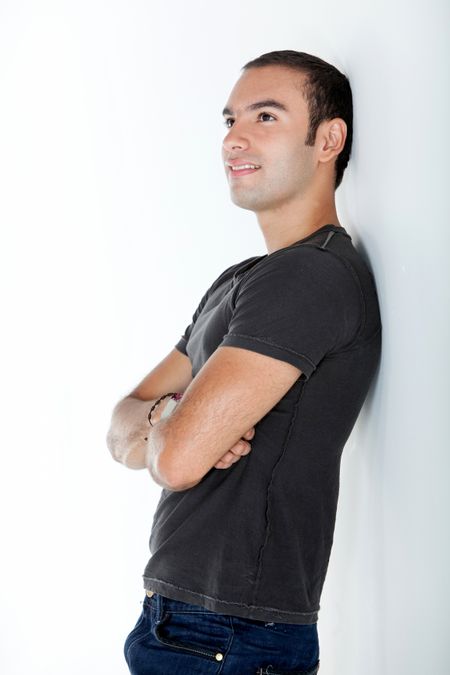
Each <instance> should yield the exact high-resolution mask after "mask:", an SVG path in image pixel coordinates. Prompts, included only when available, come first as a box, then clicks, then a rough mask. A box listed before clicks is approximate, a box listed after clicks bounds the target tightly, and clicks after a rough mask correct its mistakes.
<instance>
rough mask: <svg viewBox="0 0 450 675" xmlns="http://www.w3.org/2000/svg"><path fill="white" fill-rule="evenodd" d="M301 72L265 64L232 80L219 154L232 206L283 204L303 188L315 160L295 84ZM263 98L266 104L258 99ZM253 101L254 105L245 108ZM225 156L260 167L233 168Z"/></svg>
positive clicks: (256, 208)
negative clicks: (307, 136)
mask: <svg viewBox="0 0 450 675" xmlns="http://www.w3.org/2000/svg"><path fill="white" fill-rule="evenodd" d="M303 78H304V75H303V74H302V73H299V72H296V71H293V70H291V69H287V68H284V67H281V66H264V67H263V68H250V69H249V70H246V71H244V72H243V74H242V75H241V77H240V78H239V79H238V81H237V83H236V84H235V85H234V87H233V89H232V91H231V94H230V96H229V98H228V102H227V104H226V106H225V109H224V119H225V125H226V126H227V127H228V128H229V131H228V133H227V135H226V136H225V138H224V141H223V146H222V158H223V161H224V165H225V171H226V175H227V179H228V183H229V186H230V191H231V199H232V201H233V202H234V203H235V204H236V205H237V206H240V207H242V208H244V209H249V210H251V211H255V212H262V211H265V210H271V209H274V208H282V207H283V206H284V205H287V204H288V203H292V202H295V199H296V198H302V197H303V196H305V194H306V193H307V190H308V187H309V186H310V184H311V180H312V177H313V175H314V171H315V163H314V147H313V146H306V145H305V138H306V134H307V130H308V124H309V114H308V109H307V104H306V101H305V100H304V98H303V96H302V93H301V91H300V90H299V83H300V82H301V81H302V79H303ZM269 100H271V101H272V104H270V103H269ZM264 101H267V102H268V104H267V105H266V104H264V105H259V103H260V102H264ZM277 102H278V103H281V104H282V105H283V106H284V107H285V108H286V109H285V110H283V109H280V108H279V107H277V106H276V105H275V103H277ZM252 104H258V107H255V108H254V109H247V108H248V106H251V105H252ZM228 120H229V121H228ZM228 162H231V163H233V164H234V165H242V164H255V165H258V166H260V167H261V168H259V169H256V170H250V171H242V172H240V171H236V172H235V171H233V169H231V167H230V166H228Z"/></svg>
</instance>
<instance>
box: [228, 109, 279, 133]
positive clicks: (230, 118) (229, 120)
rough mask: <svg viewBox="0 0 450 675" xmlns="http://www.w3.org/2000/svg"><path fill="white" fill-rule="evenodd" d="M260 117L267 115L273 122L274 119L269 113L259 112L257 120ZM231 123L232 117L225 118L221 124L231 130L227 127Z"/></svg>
mask: <svg viewBox="0 0 450 675" xmlns="http://www.w3.org/2000/svg"><path fill="white" fill-rule="evenodd" d="M261 115H268V116H269V117H271V118H272V119H273V120H274V119H275V117H274V116H273V115H271V113H268V112H261V113H259V115H258V119H259V118H260V117H261ZM231 121H233V118H232V117H227V118H226V120H224V122H223V123H224V124H225V126H226V127H227V129H231V127H230V126H228V122H231Z"/></svg>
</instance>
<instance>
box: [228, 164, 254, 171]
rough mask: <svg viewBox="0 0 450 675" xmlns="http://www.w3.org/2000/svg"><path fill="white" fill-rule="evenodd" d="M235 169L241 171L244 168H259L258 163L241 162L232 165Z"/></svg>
mask: <svg viewBox="0 0 450 675" xmlns="http://www.w3.org/2000/svg"><path fill="white" fill-rule="evenodd" d="M231 168H232V170H233V171H241V170H242V169H259V168H260V167H259V166H257V165H256V164H241V166H232V167H231Z"/></svg>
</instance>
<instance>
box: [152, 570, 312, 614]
mask: <svg viewBox="0 0 450 675" xmlns="http://www.w3.org/2000/svg"><path fill="white" fill-rule="evenodd" d="M144 579H147V580H148V581H156V582H161V583H163V584H166V585H167V586H171V587H172V588H176V589H177V590H179V591H186V592H187V593H192V594H193V595H198V596H199V597H201V598H207V599H208V600H214V601H215V602H221V603H223V604H224V605H231V606H232V607H246V608H247V609H264V610H266V609H267V610H268V611H269V612H278V613H279V614H293V615H298V614H302V615H305V616H310V615H312V614H316V613H317V612H318V611H319V610H320V607H318V608H317V609H315V610H313V611H312V612H290V611H289V610H287V609H281V610H280V609H279V608H278V607H261V606H259V605H247V604H245V602H230V601H229V600H221V599H220V598H213V597H212V596H211V595H205V594H204V593H198V592H197V591H191V589H190V588H184V587H183V586H176V585H175V584H172V583H171V582H170V581H165V580H164V579H156V578H155V577H145V576H144ZM156 592H157V593H160V595H163V593H161V592H160V591H156Z"/></svg>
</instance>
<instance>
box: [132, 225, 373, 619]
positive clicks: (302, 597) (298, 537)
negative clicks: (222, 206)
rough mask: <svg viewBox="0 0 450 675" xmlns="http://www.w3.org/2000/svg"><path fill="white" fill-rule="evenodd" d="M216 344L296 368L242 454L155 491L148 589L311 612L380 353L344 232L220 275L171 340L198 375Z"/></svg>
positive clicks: (366, 276)
mask: <svg viewBox="0 0 450 675" xmlns="http://www.w3.org/2000/svg"><path fill="white" fill-rule="evenodd" d="M219 345H231V346H236V347H242V348H245V349H249V350H252V351H256V352H259V353H262V354H266V355H268V356H271V357H273V358H276V359H281V360H282V361H287V362H288V363H291V364H293V365H295V366H298V368H300V369H301V370H302V374H301V376H300V377H299V378H298V379H297V381H296V382H295V383H294V385H293V386H292V387H291V389H290V390H289V391H288V392H287V393H286V394H285V396H283V398H282V399H280V401H279V402H278V403H277V404H276V405H275V406H274V407H273V408H272V409H271V410H270V411H269V412H268V413H267V414H266V415H265V416H264V417H263V418H262V419H261V420H260V421H259V422H258V423H257V424H256V425H255V435H254V437H253V439H252V441H251V446H252V450H251V452H250V453H249V454H248V455H244V456H243V457H241V459H240V460H239V461H238V462H236V463H235V464H233V465H232V466H231V467H230V468H229V469H215V468H212V469H210V471H208V473H207V474H206V475H205V476H204V477H203V479H202V480H201V481H200V482H199V483H198V484H197V485H195V486H194V487H192V488H190V489H187V490H182V491H171V490H167V489H163V490H162V493H161V497H160V500H159V503H158V505H157V508H156V512H155V514H154V518H153V526H152V532H151V535H150V552H151V558H150V560H149V561H148V563H147V565H146V567H145V571H144V574H143V578H144V588H147V589H151V590H153V591H155V592H157V593H160V594H161V595H164V596H166V597H168V598H172V599H174V600H181V601H184V602H188V603H192V604H196V605H200V606H203V607H205V608H206V609H209V610H212V611H215V612H219V613H222V614H227V615H232V616H238V617H242V618H249V619H256V620H261V621H275V622H284V623H293V624H311V623H315V622H316V621H317V620H318V612H319V609H320V604H319V602H320V597H321V592H322V587H323V584H324V581H325V575H326V571H327V567H328V561H329V556H330V552H331V547H332V542H333V533H334V527H335V518H336V510H337V502H338V493H339V470H340V460H341V454H342V450H343V447H344V445H345V442H346V441H347V439H348V437H349V435H350V432H351V430H352V428H353V426H354V424H355V421H356V419H357V417H358V414H359V412H360V410H361V407H362V405H363V403H364V400H365V398H366V395H367V392H368V389H369V386H370V383H371V381H372V378H373V376H374V374H375V371H376V368H377V365H378V362H379V357H380V352H381V320H380V313H379V305H378V299H377V293H376V288H375V284H374V279H373V276H372V274H371V272H370V270H369V269H368V267H367V265H366V263H365V261H364V259H363V258H362V256H361V255H360V254H359V253H358V252H357V250H356V249H355V247H354V246H353V243H352V240H351V237H350V235H349V234H348V233H347V232H346V230H345V229H344V228H343V227H340V226H336V225H324V226H323V227H321V228H320V229H318V230H316V232H314V233H312V234H311V235H309V236H307V237H305V238H303V239H301V240H300V241H298V242H295V243H294V244H291V245H290V246H287V247H285V248H282V249H279V250H277V251H273V252H272V253H270V254H266V255H262V256H253V257H251V258H247V259H246V260H243V261H242V262H239V263H237V264H234V265H232V266H231V267H228V268H227V269H226V270H225V271H224V272H222V274H220V275H219V277H218V278H217V279H216V280H215V281H214V283H213V284H212V285H211V286H210V288H209V289H208V290H207V292H206V293H205V295H204V296H203V298H202V300H201V302H200V304H199V306H198V308H197V309H196V311H195V313H194V315H193V317H192V322H191V323H190V324H189V326H188V327H187V328H186V330H185V332H184V335H183V336H182V337H181V338H180V340H179V341H178V343H177V344H176V345H175V346H176V348H177V349H178V350H180V351H181V352H183V353H184V354H187V355H188V356H189V358H190V360H191V363H192V374H193V376H194V377H195V375H196V374H197V373H198V371H199V370H200V369H201V367H202V366H203V364H204V363H205V362H206V361H207V359H208V358H209V357H210V356H211V354H212V353H213V352H214V350H215V349H217V347H218V346H219Z"/></svg>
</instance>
